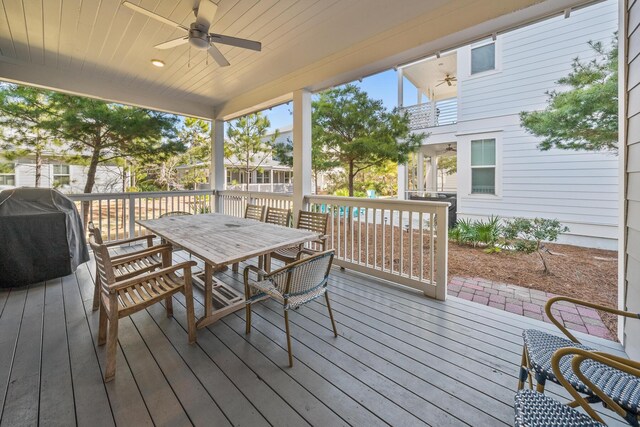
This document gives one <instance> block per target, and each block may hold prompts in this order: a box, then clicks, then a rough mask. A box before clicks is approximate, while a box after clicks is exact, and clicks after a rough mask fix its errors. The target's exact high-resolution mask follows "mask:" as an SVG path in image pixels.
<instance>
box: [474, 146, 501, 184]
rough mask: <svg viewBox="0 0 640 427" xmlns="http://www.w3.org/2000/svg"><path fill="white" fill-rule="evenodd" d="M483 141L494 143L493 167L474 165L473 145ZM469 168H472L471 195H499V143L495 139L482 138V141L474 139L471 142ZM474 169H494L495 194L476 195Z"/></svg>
mask: <svg viewBox="0 0 640 427" xmlns="http://www.w3.org/2000/svg"><path fill="white" fill-rule="evenodd" d="M482 141H493V150H494V153H493V164H492V165H474V164H473V143H474V142H482ZM469 150H470V153H471V154H470V155H469V167H470V168H471V174H470V175H471V186H470V188H469V192H470V194H472V195H474V196H476V195H483V196H496V195H497V193H498V180H497V175H498V142H497V141H496V139H495V138H480V139H472V140H470V141H469ZM474 169H493V193H474V192H473V171H474Z"/></svg>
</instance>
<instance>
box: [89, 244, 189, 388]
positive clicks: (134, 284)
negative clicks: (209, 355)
mask: <svg viewBox="0 0 640 427" xmlns="http://www.w3.org/2000/svg"><path fill="white" fill-rule="evenodd" d="M89 244H90V245H91V248H92V249H93V254H94V258H95V261H96V276H99V277H100V281H99V282H100V323H99V329H98V345H104V344H105V343H106V344H107V357H106V359H107V362H106V368H105V371H104V380H105V382H108V381H111V380H112V379H113V378H114V377H115V373H116V351H117V347H118V321H119V319H121V318H123V317H126V316H129V315H131V314H133V313H136V312H138V311H140V310H144V309H145V308H147V307H149V306H150V305H152V304H155V303H157V302H160V301H162V300H164V301H165V304H166V309H167V316H169V317H171V316H173V303H172V298H173V294H175V293H177V292H182V293H183V294H184V296H185V304H186V308H187V329H188V334H189V343H194V342H195V341H196V325H195V314H194V301H193V291H192V285H191V267H193V266H195V265H196V263H195V262H193V261H188V262H183V263H180V264H176V265H174V266H171V258H170V257H171V252H169V253H168V257H165V258H163V259H164V265H163V267H162V268H161V269H159V270H155V271H151V272H147V273H143V274H138V275H136V276H133V277H130V278H128V279H126V280H117V279H116V276H115V274H114V271H115V266H114V264H113V263H112V259H111V256H110V255H109V250H108V248H107V246H106V245H104V244H99V243H97V242H96V239H95V237H94V236H91V237H90V239H89ZM148 251H149V252H152V251H155V252H156V253H160V252H166V251H167V248H163V247H159V246H154V247H152V248H151V249H149V250H148ZM129 258H130V260H134V259H136V257H135V256H132V257H129ZM120 261H122V262H128V261H129V259H127V258H121V259H120ZM180 270H181V271H182V274H181V275H178V274H176V273H177V272H178V271H180Z"/></svg>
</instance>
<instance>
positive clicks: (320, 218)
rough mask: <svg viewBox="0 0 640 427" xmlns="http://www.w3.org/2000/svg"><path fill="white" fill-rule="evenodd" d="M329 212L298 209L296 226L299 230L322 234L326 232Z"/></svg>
mask: <svg viewBox="0 0 640 427" xmlns="http://www.w3.org/2000/svg"><path fill="white" fill-rule="evenodd" d="M328 223H329V214H327V213H320V212H309V211H300V212H299V213H298V226H297V228H299V229H301V230H309V231H315V232H316V233H320V234H322V235H324V234H327V224H328Z"/></svg>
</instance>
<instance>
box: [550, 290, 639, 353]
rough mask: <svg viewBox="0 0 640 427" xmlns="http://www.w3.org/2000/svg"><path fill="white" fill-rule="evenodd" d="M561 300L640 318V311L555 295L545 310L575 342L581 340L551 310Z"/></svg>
mask: <svg viewBox="0 0 640 427" xmlns="http://www.w3.org/2000/svg"><path fill="white" fill-rule="evenodd" d="M559 301H567V302H571V303H573V304H576V305H581V306H583V307H589V308H593V309H595V310H601V311H606V312H607V313H611V314H615V315H618V316H624V317H630V318H633V319H640V313H632V312H630V311H623V310H617V309H615V308H611V307H606V306H603V305H600V304H594V303H592V302H588V301H583V300H579V299H576V298H571V297H562V296H559V297H553V298H550V299H549V300H548V301H547V303H546V304H545V306H544V311H545V313H546V314H547V317H549V320H551V322H552V323H553V324H554V325H556V327H557V328H558V329H560V331H561V332H562V333H563V334H564V335H565V336H566V337H567V338H569V339H570V340H571V341H573V342H575V343H579V342H580V341H579V340H578V339H577V338H576V337H574V336H573V334H571V332H569V331H568V330H567V328H565V327H564V325H563V324H562V323H561V322H559V321H558V319H556V318H555V316H554V315H553V313H552V312H551V306H552V305H553V304H555V303H557V302H559Z"/></svg>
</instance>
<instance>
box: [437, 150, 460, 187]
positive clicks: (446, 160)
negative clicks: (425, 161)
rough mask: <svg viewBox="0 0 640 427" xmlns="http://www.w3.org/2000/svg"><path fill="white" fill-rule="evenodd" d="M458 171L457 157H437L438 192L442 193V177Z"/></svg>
mask: <svg viewBox="0 0 640 427" xmlns="http://www.w3.org/2000/svg"><path fill="white" fill-rule="evenodd" d="M457 171H458V157H457V156H440V157H438V172H439V173H440V191H444V177H445V176H447V175H453V174H454V173H456V172H457Z"/></svg>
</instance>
